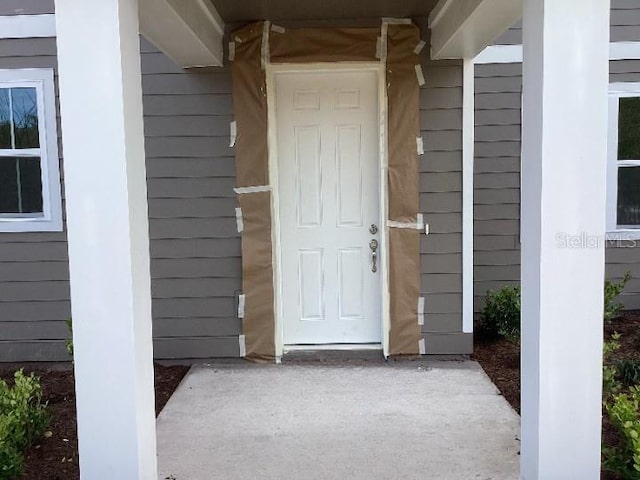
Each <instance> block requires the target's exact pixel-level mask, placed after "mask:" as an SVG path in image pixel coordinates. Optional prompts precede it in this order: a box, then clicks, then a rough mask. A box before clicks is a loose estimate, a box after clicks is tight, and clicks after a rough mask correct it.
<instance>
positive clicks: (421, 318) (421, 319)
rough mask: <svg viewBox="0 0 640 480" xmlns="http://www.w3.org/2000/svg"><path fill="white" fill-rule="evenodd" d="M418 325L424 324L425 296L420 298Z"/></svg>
mask: <svg viewBox="0 0 640 480" xmlns="http://www.w3.org/2000/svg"><path fill="white" fill-rule="evenodd" d="M418 325H424V297H419V298H418Z"/></svg>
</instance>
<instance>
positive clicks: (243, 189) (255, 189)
mask: <svg viewBox="0 0 640 480" xmlns="http://www.w3.org/2000/svg"><path fill="white" fill-rule="evenodd" d="M233 191H234V192H236V193H237V194H238V195H243V194H245V193H260V192H270V191H271V187H270V186H269V185H260V186H257V187H238V188H234V189H233Z"/></svg>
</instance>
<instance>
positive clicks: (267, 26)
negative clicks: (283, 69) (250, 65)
mask: <svg viewBox="0 0 640 480" xmlns="http://www.w3.org/2000/svg"><path fill="white" fill-rule="evenodd" d="M270 31H271V22H270V21H269V20H265V22H264V24H263V26H262V48H261V49H260V64H261V66H262V69H263V70H264V69H265V68H266V67H267V64H268V63H269V60H270V58H269V57H270V55H269V32H270Z"/></svg>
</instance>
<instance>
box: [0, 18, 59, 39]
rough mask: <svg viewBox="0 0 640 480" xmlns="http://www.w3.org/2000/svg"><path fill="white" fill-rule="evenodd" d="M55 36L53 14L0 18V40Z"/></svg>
mask: <svg viewBox="0 0 640 480" xmlns="http://www.w3.org/2000/svg"><path fill="white" fill-rule="evenodd" d="M55 36H56V17H55V15H54V14H53V13H47V14H43V15H6V16H0V39H5V38H42V37H55Z"/></svg>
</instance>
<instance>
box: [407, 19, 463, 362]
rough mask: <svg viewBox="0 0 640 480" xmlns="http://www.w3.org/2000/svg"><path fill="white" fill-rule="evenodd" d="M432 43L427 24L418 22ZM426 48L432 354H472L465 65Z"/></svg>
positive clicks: (423, 109)
mask: <svg viewBox="0 0 640 480" xmlns="http://www.w3.org/2000/svg"><path fill="white" fill-rule="evenodd" d="M417 23H418V24H419V26H420V27H421V29H422V32H423V37H425V40H426V41H427V42H428V29H427V26H426V22H424V21H418V22H417ZM428 52H429V48H428V46H427V47H425V48H424V50H423V55H422V68H423V70H424V73H425V80H426V83H425V85H424V86H423V87H422V89H421V92H420V124H421V129H422V138H423V141H424V150H425V154H424V155H423V156H421V157H420V192H421V193H420V211H421V212H422V213H423V214H424V216H425V222H427V223H428V224H429V230H430V234H429V235H423V236H421V240H420V249H421V272H422V277H421V279H422V282H421V283H422V287H421V291H422V295H423V296H424V297H425V324H424V327H423V332H424V333H425V337H426V339H427V340H426V345H427V353H430V354H440V353H469V352H470V347H469V342H468V341H467V340H466V339H463V337H462V336H461V335H462V334H461V333H459V332H461V331H462V65H461V63H460V62H456V61H451V60H448V61H435V62H434V61H431V60H430V59H429V58H428Z"/></svg>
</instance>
